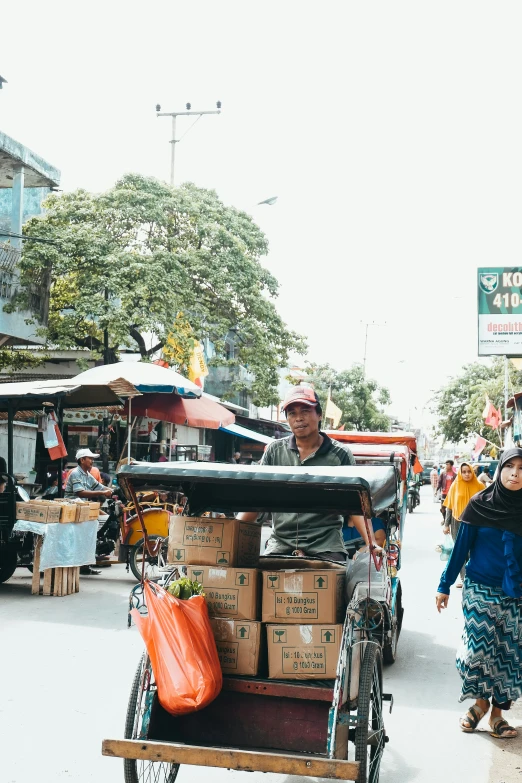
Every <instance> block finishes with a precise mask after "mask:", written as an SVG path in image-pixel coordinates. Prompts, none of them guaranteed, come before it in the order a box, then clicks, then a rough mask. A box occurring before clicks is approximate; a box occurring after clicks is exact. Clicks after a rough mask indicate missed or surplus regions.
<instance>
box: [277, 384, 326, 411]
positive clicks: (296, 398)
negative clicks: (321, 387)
mask: <svg viewBox="0 0 522 783" xmlns="http://www.w3.org/2000/svg"><path fill="white" fill-rule="evenodd" d="M294 402H300V403H302V404H303V405H310V406H311V407H312V406H313V407H314V408H315V407H316V406H317V405H319V398H318V396H317V394H316V393H315V392H314V390H313V389H311V388H310V387H309V386H294V387H293V389H290V391H289V392H288V394H287V395H286V397H285V401H284V402H283V405H282V406H281V407H282V410H284V411H286V409H287V408H288V406H289V405H292V403H294Z"/></svg>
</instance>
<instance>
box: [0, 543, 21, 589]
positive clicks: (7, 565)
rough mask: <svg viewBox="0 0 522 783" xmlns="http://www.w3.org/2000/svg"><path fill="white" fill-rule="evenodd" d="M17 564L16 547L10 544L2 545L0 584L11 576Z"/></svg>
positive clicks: (0, 552) (0, 551)
mask: <svg viewBox="0 0 522 783" xmlns="http://www.w3.org/2000/svg"><path fill="white" fill-rule="evenodd" d="M17 565H18V558H17V555H16V549H15V548H14V547H11V546H6V547H2V548H1V549H0V584H1V583H2V582H7V580H8V579H10V578H11V577H12V575H13V574H14V572H15V571H16V566H17Z"/></svg>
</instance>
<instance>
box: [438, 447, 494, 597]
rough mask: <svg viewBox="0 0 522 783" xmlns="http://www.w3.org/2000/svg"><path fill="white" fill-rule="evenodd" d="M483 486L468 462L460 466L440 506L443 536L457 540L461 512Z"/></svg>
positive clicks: (460, 583)
mask: <svg viewBox="0 0 522 783" xmlns="http://www.w3.org/2000/svg"><path fill="white" fill-rule="evenodd" d="M483 489H484V485H483V484H481V483H480V481H479V480H478V478H477V477H476V476H475V472H474V471H473V468H472V467H471V465H470V464H469V463H468V462H463V463H462V465H461V466H460V468H459V470H458V473H457V478H456V479H455V481H454V482H453V484H452V485H451V487H450V491H449V492H448V496H447V498H446V500H445V501H444V503H443V504H442V505H443V506H444V508H445V511H446V520H445V522H444V527H443V528H442V532H443V533H444V534H445V535H448V534H449V533H451V537H452V539H453V540H454V541H456V540H457V533H458V532H459V527H460V518H461V516H462V512H463V511H464V509H465V508H466V506H467V505H468V503H469V501H470V500H471V498H472V497H473V495H476V494H477V492H482V490H483ZM464 571H465V569H464V566H463V567H462V568H461V570H460V578H461V580H462V581H463V580H464ZM462 581H461V582H458V583H457V587H462Z"/></svg>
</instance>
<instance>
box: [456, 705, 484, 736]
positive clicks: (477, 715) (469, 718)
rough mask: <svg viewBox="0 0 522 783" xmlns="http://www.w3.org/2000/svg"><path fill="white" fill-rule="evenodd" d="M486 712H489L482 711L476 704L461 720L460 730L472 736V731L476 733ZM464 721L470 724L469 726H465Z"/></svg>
mask: <svg viewBox="0 0 522 783" xmlns="http://www.w3.org/2000/svg"><path fill="white" fill-rule="evenodd" d="M486 712H487V710H485V711H484V710H481V709H480V707H477V705H476V704H474V705H473V706H472V707H470V708H469V710H468V711H467V712H466V714H465V715H463V716H462V718H461V719H460V728H461V729H462V731H465V732H466V734H471V732H472V731H475V729H476V728H477V726H478V725H479V723H480V721H481V720H482V718H483V717H484V715H485V714H486ZM464 721H466V723H469V726H464Z"/></svg>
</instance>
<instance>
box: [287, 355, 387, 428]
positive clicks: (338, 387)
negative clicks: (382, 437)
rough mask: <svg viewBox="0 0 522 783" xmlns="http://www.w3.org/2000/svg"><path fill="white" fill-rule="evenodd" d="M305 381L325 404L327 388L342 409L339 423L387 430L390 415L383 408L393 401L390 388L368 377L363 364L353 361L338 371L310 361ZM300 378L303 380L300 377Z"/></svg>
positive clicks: (348, 426)
mask: <svg viewBox="0 0 522 783" xmlns="http://www.w3.org/2000/svg"><path fill="white" fill-rule="evenodd" d="M304 381H305V382H306V383H310V384H311V385H312V386H313V388H314V389H315V391H316V392H317V396H318V397H319V399H320V401H321V405H322V407H323V412H324V411H325V408H326V401H327V398H328V389H331V397H332V401H333V402H334V403H335V404H336V405H337V407H338V408H340V409H341V410H342V412H343V415H342V417H341V421H340V426H342V425H344V427H345V429H347V430H366V431H379V430H384V431H386V430H388V429H389V426H390V419H389V417H388V416H387V415H386V414H385V413H384V412H383V410H382V408H383V407H384V406H386V405H389V404H390V402H391V399H390V393H389V391H388V389H386V388H384V387H383V386H379V384H378V383H377V382H376V381H374V380H372V379H371V378H366V377H365V374H364V368H363V366H362V365H361V364H353V365H352V367H350V369H348V370H342V371H341V372H338V371H337V370H335V369H334V368H333V367H332V366H331V365H329V364H309V365H308V366H307V373H306V378H305V379H304ZM299 382H300V381H299Z"/></svg>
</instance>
